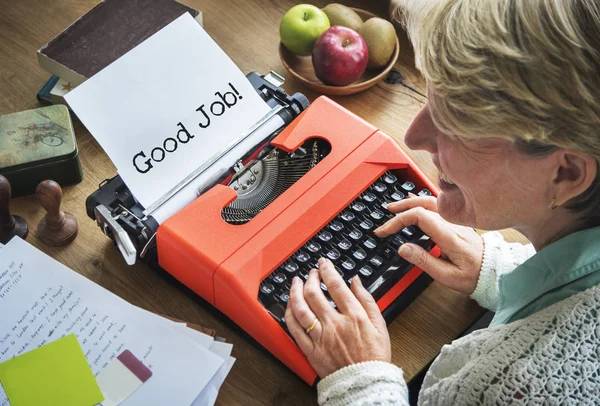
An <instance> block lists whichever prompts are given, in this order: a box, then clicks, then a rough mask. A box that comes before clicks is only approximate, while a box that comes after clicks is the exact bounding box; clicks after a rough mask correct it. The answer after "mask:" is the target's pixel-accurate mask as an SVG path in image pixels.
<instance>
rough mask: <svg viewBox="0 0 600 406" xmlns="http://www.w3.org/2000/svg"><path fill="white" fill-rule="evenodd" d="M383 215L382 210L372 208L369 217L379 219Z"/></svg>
mask: <svg viewBox="0 0 600 406" xmlns="http://www.w3.org/2000/svg"><path fill="white" fill-rule="evenodd" d="M384 216H385V214H383V212H382V211H379V210H373V211H372V212H371V218H372V219H374V220H381V219H382V218H383V217H384Z"/></svg>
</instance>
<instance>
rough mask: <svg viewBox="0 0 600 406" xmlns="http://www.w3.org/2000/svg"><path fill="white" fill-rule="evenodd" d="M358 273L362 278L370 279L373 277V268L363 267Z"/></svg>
mask: <svg viewBox="0 0 600 406" xmlns="http://www.w3.org/2000/svg"><path fill="white" fill-rule="evenodd" d="M358 273H359V275H361V276H362V277H364V278H368V277H369V276H371V275H373V268H371V267H370V266H369V265H363V266H361V267H360V269H359V270H358Z"/></svg>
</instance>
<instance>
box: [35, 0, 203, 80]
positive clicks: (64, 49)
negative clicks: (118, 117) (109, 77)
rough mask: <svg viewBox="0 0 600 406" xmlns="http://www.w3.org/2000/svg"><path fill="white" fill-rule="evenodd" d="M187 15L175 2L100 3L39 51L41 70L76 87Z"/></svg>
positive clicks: (199, 16)
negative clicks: (184, 14) (177, 19)
mask: <svg viewBox="0 0 600 406" xmlns="http://www.w3.org/2000/svg"><path fill="white" fill-rule="evenodd" d="M185 12H188V13H190V14H191V15H192V17H194V18H195V19H196V20H197V21H198V22H199V23H202V14H201V13H200V12H199V11H198V10H194V9H193V8H190V7H188V6H186V5H183V4H181V3H178V2H177V1H175V0H103V1H102V2H100V3H99V4H97V5H96V6H94V8H92V9H91V10H90V11H88V12H87V13H86V14H84V15H83V16H82V17H81V18H79V19H78V20H77V21H75V22H74V23H73V24H71V26H69V27H68V28H66V29H65V30H64V31H63V32H61V33H60V34H58V35H57V36H56V37H54V39H52V40H51V41H50V42H48V43H47V44H46V45H44V46H42V47H41V48H40V49H39V50H38V61H39V64H40V66H41V67H42V68H44V69H46V70H48V71H49V72H50V73H52V74H54V75H57V76H58V77H60V78H62V79H64V80H66V81H67V82H70V83H71V84H73V85H74V86H77V85H79V84H81V83H82V82H84V81H85V80H86V79H87V78H89V77H91V76H93V75H94V74H95V73H97V72H99V71H100V70H102V69H103V68H105V67H106V66H108V65H109V64H110V63H112V62H114V61H115V60H117V59H118V58H119V57H121V56H122V55H124V54H125V53H127V52H128V51H129V50H131V49H133V48H134V47H135V46H137V45H138V44H140V43H141V42H143V41H144V40H145V39H146V38H148V37H150V36H151V35H152V34H154V33H156V32H157V31H159V30H160V29H161V28H163V27H164V26H166V25H167V24H169V23H170V22H172V21H173V20H175V19H176V18H178V17H180V16H181V15H182V14H183V13H185Z"/></svg>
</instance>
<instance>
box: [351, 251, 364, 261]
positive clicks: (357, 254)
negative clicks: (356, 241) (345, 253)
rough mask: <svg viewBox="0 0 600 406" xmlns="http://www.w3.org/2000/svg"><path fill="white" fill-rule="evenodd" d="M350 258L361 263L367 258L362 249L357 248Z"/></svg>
mask: <svg viewBox="0 0 600 406" xmlns="http://www.w3.org/2000/svg"><path fill="white" fill-rule="evenodd" d="M352 256H353V257H354V258H356V259H357V260H359V261H362V260H363V259H365V258H366V257H367V253H366V252H365V250H363V249H362V248H359V249H357V250H356V251H354V252H353V253H352Z"/></svg>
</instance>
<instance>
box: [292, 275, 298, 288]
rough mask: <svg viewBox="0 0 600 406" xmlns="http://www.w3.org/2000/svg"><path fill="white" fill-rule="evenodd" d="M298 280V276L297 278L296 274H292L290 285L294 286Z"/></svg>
mask: <svg viewBox="0 0 600 406" xmlns="http://www.w3.org/2000/svg"><path fill="white" fill-rule="evenodd" d="M299 280H300V278H298V277H297V276H294V277H293V278H292V286H294V285H295V284H296V283H298V281H299Z"/></svg>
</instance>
